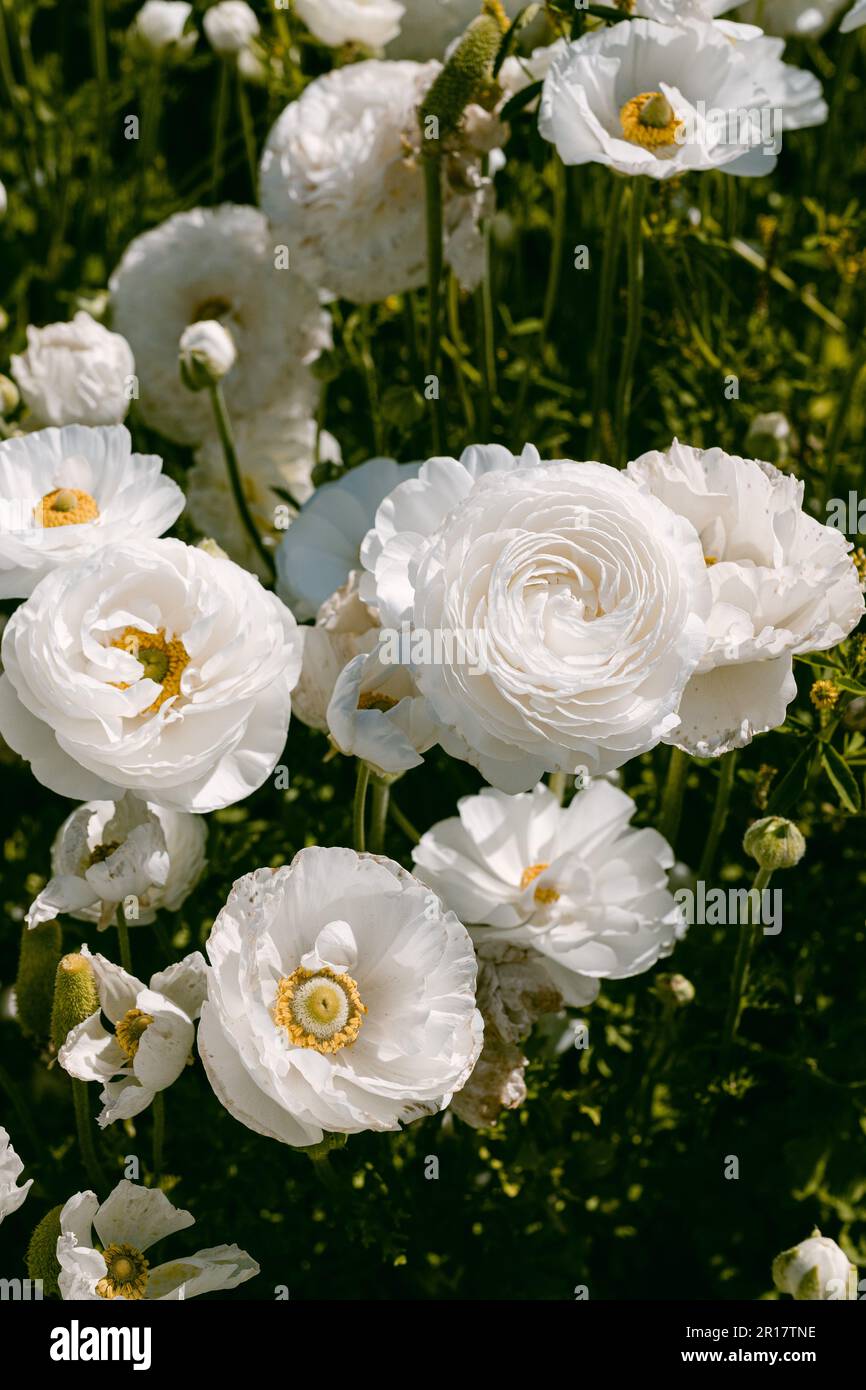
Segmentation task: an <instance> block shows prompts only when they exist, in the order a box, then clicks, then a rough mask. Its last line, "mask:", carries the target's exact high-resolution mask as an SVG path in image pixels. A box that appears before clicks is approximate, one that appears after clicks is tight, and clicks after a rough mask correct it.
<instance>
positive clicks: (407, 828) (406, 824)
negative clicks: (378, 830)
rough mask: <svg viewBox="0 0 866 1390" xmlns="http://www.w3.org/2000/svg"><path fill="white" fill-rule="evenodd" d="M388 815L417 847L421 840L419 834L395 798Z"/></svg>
mask: <svg viewBox="0 0 866 1390" xmlns="http://www.w3.org/2000/svg"><path fill="white" fill-rule="evenodd" d="M388 813H389V815H390V817H391V819H392V821H393V822H394V824H395V825H396V826H398V827H399V828H400V829H401V830H402V831H403V834H404V835H405V836H406V839H407V840H411V841H412V843H413V845H417V844H418V842H419V841H420V839H421V836H420V834H419V832H418V831H417V830H416V829H415V827H414V825H413V824H412V822H411V821H410V819H409V817H408V816H404V814H403V812H402V811H401V810H400V807H399V806H398V805H397V803H396V801H395V800H394V798H393V796H392V797H391V800H390V802H389V805H388Z"/></svg>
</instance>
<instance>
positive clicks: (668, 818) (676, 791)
mask: <svg viewBox="0 0 866 1390" xmlns="http://www.w3.org/2000/svg"><path fill="white" fill-rule="evenodd" d="M688 775H689V756H688V754H687V753H684V752H683V751H682V749H681V748H672V749H671V757H670V762H669V763H668V771H667V777H666V778H665V786H664V791H663V792H662V806H661V814H660V815H659V822H658V829H659V833H660V834H661V835H663V836H664V837H665V839H666V840H667V842H668V844H669V845H670V846H671V848H672V849H673V847H674V845H675V843H676V838H677V835H678V834H679V829H680V820H681V819H682V814H683V796H684V794H685V790H686V778H687V777H688Z"/></svg>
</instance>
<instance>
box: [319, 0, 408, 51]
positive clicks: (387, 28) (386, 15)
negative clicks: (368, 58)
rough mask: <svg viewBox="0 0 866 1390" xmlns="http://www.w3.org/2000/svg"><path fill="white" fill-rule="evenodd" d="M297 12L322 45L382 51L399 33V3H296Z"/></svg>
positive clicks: (376, 0)
mask: <svg viewBox="0 0 866 1390" xmlns="http://www.w3.org/2000/svg"><path fill="white" fill-rule="evenodd" d="M295 9H296V10H297V12H298V14H299V15H300V17H301V19H302V20H303V21H304V23H305V24H306V26H307V28H308V29H309V30H310V32H311V33H312V34H315V36H316V38H317V39H318V40H319V41H320V42H321V43H326V44H328V45H329V46H330V47H331V48H339V47H340V45H341V44H344V43H356V44H362V45H363V46H364V47H365V48H376V49H378V48H383V47H384V46H385V44H386V43H390V41H391V39H394V38H396V37H397V35H398V34H399V32H400V20H401V18H402V16H403V13H404V10H405V6H404V5H402V4H400V3H399V0H295Z"/></svg>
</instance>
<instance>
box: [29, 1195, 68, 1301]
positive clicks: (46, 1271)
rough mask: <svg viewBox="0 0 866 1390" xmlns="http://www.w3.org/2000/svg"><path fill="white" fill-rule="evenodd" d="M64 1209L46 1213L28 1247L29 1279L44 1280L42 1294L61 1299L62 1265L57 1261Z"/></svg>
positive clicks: (59, 1207)
mask: <svg viewBox="0 0 866 1390" xmlns="http://www.w3.org/2000/svg"><path fill="white" fill-rule="evenodd" d="M62 1210H63V1207H62V1206H58V1207H52V1208H51V1211H49V1212H46V1214H45V1215H44V1216H43V1218H42V1220H41V1221H40V1222H39V1225H38V1226H37V1227H36V1229H35V1231H34V1232H33V1234H32V1236H31V1237H30V1244H29V1245H28V1247H27V1277H28V1278H29V1279H41V1280H42V1292H43V1294H48V1296H49V1297H51V1298H59V1297H60V1289H59V1287H58V1283H57V1276H58V1275H59V1273H60V1265H59V1263H58V1260H57V1241H58V1240H59V1238H60V1213H61V1212H62Z"/></svg>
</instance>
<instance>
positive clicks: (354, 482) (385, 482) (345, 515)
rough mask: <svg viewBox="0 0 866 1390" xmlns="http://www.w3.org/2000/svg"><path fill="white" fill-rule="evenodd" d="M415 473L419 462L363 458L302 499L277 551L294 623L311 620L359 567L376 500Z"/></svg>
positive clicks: (280, 589)
mask: <svg viewBox="0 0 866 1390" xmlns="http://www.w3.org/2000/svg"><path fill="white" fill-rule="evenodd" d="M417 472H418V464H413V463H406V464H398V463H395V462H394V460H393V459H382V458H374V459H368V460H367V462H366V463H362V464H361V465H360V466H359V467H358V468H352V469H350V470H349V472H348V473H345V474H344V475H343V477H342V478H338V479H337V481H336V482H333V483H324V484H323V485H322V487H319V488H317V489H316V491H315V492H314V493H313V495H312V497H311V498H310V499H309V501H308V502H305V504H304V506H303V507H302V508H301V511H300V514H299V516H298V518H297V520H296V521H294V522H293V523H292V525H291V526H290V528H289V530H288V532H287V534H286V536H285V539H284V540H283V542H282V544H281V545H280V548H279V550H278V551H277V593H278V594H279V595H280V598H282V599H283V601H284V602H285V603H287V604H288V605H289V607H290V608H291V610H292V612H293V613H294V615H295V617H296V618H297V619H298V622H305V621H306V620H307V619H308V618H314V617H315V616H316V613H317V612H318V610H319V608H320V607H321V605H322V604H323V603H324V602H325V601H326V600H327V599H329V598H330V597H331V595H332V594H334V593H336V591H337V590H338V589H341V588H342V587H343V585H344V584H345V583H346V581H347V580H348V578H349V575H350V573H351V571H352V570H356V569H358V568H359V567H360V564H361V542H362V541H363V539H364V537H365V536H366V534H367V532H368V531H369V529H370V527H371V526H372V525H373V521H374V519H375V516H376V509H377V508H378V506H379V503H380V502H381V501H382V499H383V498H385V497H387V496H388V493H389V492H391V491H393V489H394V488H395V487H396V486H397V484H398V483H399V482H403V481H405V480H406V479H407V478H414V477H415V476H416V474H417Z"/></svg>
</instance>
